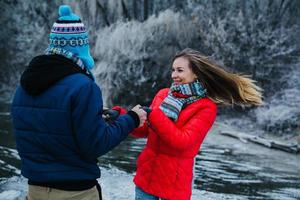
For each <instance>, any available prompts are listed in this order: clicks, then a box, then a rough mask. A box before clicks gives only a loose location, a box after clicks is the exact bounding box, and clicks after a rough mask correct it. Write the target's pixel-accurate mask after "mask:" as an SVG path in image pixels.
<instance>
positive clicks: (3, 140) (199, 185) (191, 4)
mask: <svg viewBox="0 0 300 200" xmlns="http://www.w3.org/2000/svg"><path fill="white" fill-rule="evenodd" d="M62 3H64V4H69V5H70V6H71V7H72V9H73V10H74V12H75V13H76V14H79V15H80V16H81V18H82V21H83V22H84V24H85V26H86V27H87V29H88V30H89V38H90V44H91V45H90V46H91V53H92V55H93V57H94V58H95V61H96V64H95V68H94V69H93V73H94V74H95V77H96V81H97V83H98V85H100V87H101V89H102V93H103V98H104V103H105V106H107V107H111V106H112V105H117V104H118V105H122V106H126V107H128V108H130V107H132V106H133V105H135V104H137V103H140V104H142V105H149V104H150V102H151V99H152V98H153V96H154V95H155V93H156V92H157V91H158V90H159V89H161V88H164V87H168V86H169V85H170V84H171V79H170V74H171V73H170V72H171V59H172V57H173V56H174V54H175V53H176V52H178V51H180V50H182V49H184V48H186V47H190V48H194V49H197V50H199V51H201V52H203V53H204V54H206V55H209V56H211V57H212V58H213V59H215V60H216V61H217V62H218V63H219V64H221V65H222V66H224V67H225V68H227V69H230V70H231V71H234V72H238V73H242V74H247V75H250V76H251V77H252V78H253V79H255V80H256V81H257V83H258V85H259V86H261V87H262V88H263V90H264V92H263V93H264V102H265V104H264V105H263V106H262V107H258V108H254V107H252V108H240V107H230V108H219V110H218V117H217V123H215V125H216V126H214V127H216V128H214V127H213V129H212V130H211V131H210V133H209V134H208V136H207V137H206V139H205V141H204V143H203V145H202V147H201V151H200V152H199V153H198V155H197V156H196V158H195V171H194V187H193V195H192V200H201V199H205V200H223V199H235V200H248V199H263V200H294V199H299V198H300V192H299V191H300V177H299V174H300V168H299V166H300V159H299V155H300V154H299V153H298V154H290V153H286V152H283V151H276V150H272V149H268V148H265V147H261V146H258V145H255V144H249V143H247V144H245V143H244V142H242V141H238V140H235V139H232V138H229V137H226V136H223V135H221V134H219V132H220V130H224V129H226V130H227V129H228V130H234V131H236V132H244V133H246V134H248V135H251V136H253V135H256V136H257V135H258V136H264V137H266V138H271V139H273V138H275V139H280V140H281V141H285V142H292V143H296V144H297V143H298V144H300V78H299V77H300V37H299V35H300V20H299V19H300V1H299V0H81V1H71V0H57V1H51V0H43V1H42V0H24V1H21V0H1V1H0V27H1V29H0V31H1V33H0V63H1V64H0V199H1V200H21V199H24V196H25V193H26V191H27V186H26V185H27V184H26V182H27V180H26V179H25V178H24V177H22V176H21V175H20V168H21V162H20V158H19V156H18V154H17V151H16V149H15V142H14V138H13V131H12V125H11V119H10V102H11V100H12V96H13V93H14V90H15V88H16V86H17V85H18V83H19V78H20V75H21V73H22V72H23V70H24V69H25V67H26V65H27V64H28V63H29V61H30V60H31V59H32V58H33V57H34V56H36V55H39V54H43V52H44V50H45V49H46V48H47V46H48V35H49V33H50V29H51V27H52V25H53V23H54V21H55V20H56V19H57V17H58V7H59V5H61V4H62ZM234 133H235V132H234ZM144 145H145V140H135V139H132V138H130V137H129V138H128V139H126V140H125V141H124V142H122V143H121V145H119V146H118V147H117V148H116V149H114V150H113V151H111V152H110V153H108V154H106V155H105V156H102V157H101V158H100V159H99V167H100V168H101V171H102V177H101V179H99V182H100V183H101V184H102V186H103V192H104V199H108V200H114V199H118V200H121V199H126V200H128V199H134V184H133V183H132V177H133V175H134V172H135V161H136V158H137V156H138V154H139V153H140V152H141V150H142V148H143V147H144ZM298 147H300V146H299V145H298Z"/></svg>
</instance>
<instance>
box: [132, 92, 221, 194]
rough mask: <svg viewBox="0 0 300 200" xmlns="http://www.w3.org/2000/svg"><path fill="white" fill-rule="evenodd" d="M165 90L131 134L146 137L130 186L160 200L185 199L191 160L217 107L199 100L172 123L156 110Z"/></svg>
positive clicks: (189, 192)
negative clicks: (143, 121)
mask: <svg viewBox="0 0 300 200" xmlns="http://www.w3.org/2000/svg"><path fill="white" fill-rule="evenodd" d="M168 91H169V89H163V90H160V91H159V92H158V94H157V95H156V96H155V98H154V100H153V102H152V104H151V108H152V112H151V113H150V115H149V117H148V123H145V125H144V126H142V127H140V128H137V129H135V130H134V132H133V133H132V134H133V135H134V136H136V137H148V140H147V144H146V146H145V148H144V150H143V151H142V153H141V154H140V156H139V157H138V160H137V172H136V176H135V177H134V183H135V184H136V185H137V186H138V187H140V188H141V189H142V190H144V191H145V192H147V193H149V194H152V195H155V196H158V197H160V198H163V199H167V200H189V199H190V198H191V189H192V179H193V166H194V158H195V156H196V155H197V153H198V151H199V148H200V145H201V144H202V142H203V140H204V138H205V135H206V133H207V132H208V130H209V129H210V128H211V126H212V125H213V123H214V121H215V118H216V113H217V107H216V105H215V103H213V101H211V100H210V99H208V98H203V99H200V100H198V101H196V102H194V103H192V104H190V105H188V106H187V107H185V108H184V109H183V110H182V111H181V112H180V114H179V118H178V120H177V121H176V122H175V123H174V122H173V121H171V120H170V119H169V118H168V117H167V116H166V115H165V114H164V113H163V112H162V111H161V110H160V109H159V106H160V104H161V102H162V101H163V100H164V99H165V97H166V96H167V95H168Z"/></svg>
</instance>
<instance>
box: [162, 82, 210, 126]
mask: <svg viewBox="0 0 300 200" xmlns="http://www.w3.org/2000/svg"><path fill="white" fill-rule="evenodd" d="M203 97H206V89H205V88H203V86H202V84H201V83H200V82H199V81H195V82H192V83H188V84H182V85H174V84H172V86H171V88H170V91H169V94H168V96H167V97H166V98H165V99H164V100H163V102H162V103H161V105H160V107H159V108H160V109H161V110H162V111H163V112H164V113H165V114H166V115H167V116H168V117H169V118H170V119H172V120H174V121H177V119H178V115H179V113H180V111H181V110H182V109H183V108H184V107H185V106H187V105H189V104H191V103H193V102H195V101H197V100H199V99H201V98H203Z"/></svg>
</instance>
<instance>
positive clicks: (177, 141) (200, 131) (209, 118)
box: [149, 104, 217, 150]
mask: <svg viewBox="0 0 300 200" xmlns="http://www.w3.org/2000/svg"><path fill="white" fill-rule="evenodd" d="M216 112H217V108H216V105H215V104H211V105H209V106H207V107H204V108H202V109H200V110H199V111H198V112H197V113H196V114H195V115H193V116H192V117H191V118H190V120H189V121H188V122H187V123H186V124H185V125H184V126H183V127H181V128H177V127H176V125H175V123H174V122H173V121H171V120H170V119H169V118H168V117H167V116H166V115H165V114H164V113H163V112H162V111H161V110H160V109H155V110H153V111H152V112H151V114H150V116H149V122H150V127H151V128H152V129H153V130H154V132H156V133H157V134H158V135H159V137H160V138H161V139H162V140H163V141H164V142H166V143H167V144H169V145H170V146H172V147H173V148H176V149H179V150H184V149H186V148H188V147H190V146H192V145H193V144H195V143H199V142H200V143H202V141H203V140H204V138H205V136H206V133H207V132H208V131H209V129H210V128H211V126H212V125H213V123H214V121H215V118H216Z"/></svg>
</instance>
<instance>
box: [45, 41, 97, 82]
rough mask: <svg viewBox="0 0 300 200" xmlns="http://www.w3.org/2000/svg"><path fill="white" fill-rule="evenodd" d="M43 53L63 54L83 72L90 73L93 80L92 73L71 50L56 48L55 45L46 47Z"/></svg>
mask: <svg viewBox="0 0 300 200" xmlns="http://www.w3.org/2000/svg"><path fill="white" fill-rule="evenodd" d="M45 54H46V55H61V56H64V57H66V58H68V59H70V60H72V61H73V62H74V63H75V64H77V65H78V67H80V68H81V69H82V70H84V72H85V73H86V74H89V75H91V76H92V77H93V79H94V80H95V77H94V75H93V73H92V72H91V71H90V70H89V69H88V68H87V67H85V66H84V64H83V62H82V60H81V59H80V58H79V57H77V56H76V55H75V54H74V53H72V52H71V51H67V50H65V49H62V48H57V47H56V48H55V47H48V48H47V49H46V50H45Z"/></svg>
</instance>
